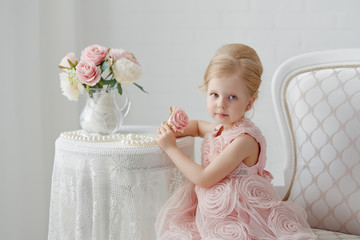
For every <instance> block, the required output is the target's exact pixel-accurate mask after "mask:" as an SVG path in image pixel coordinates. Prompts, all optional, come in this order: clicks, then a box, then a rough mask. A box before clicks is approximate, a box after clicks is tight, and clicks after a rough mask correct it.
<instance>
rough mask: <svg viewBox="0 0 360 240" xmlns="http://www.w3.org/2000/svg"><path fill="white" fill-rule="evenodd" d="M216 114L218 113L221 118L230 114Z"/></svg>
mask: <svg viewBox="0 0 360 240" xmlns="http://www.w3.org/2000/svg"><path fill="white" fill-rule="evenodd" d="M216 115H218V116H219V117H221V118H224V117H227V116H229V115H228V114H225V113H217V114H216Z"/></svg>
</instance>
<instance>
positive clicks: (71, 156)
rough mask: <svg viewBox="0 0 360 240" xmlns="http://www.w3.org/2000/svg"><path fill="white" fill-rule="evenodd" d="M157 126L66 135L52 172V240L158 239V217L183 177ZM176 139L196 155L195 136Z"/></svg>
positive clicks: (62, 140) (63, 136)
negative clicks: (159, 141)
mask: <svg viewBox="0 0 360 240" xmlns="http://www.w3.org/2000/svg"><path fill="white" fill-rule="evenodd" d="M150 130H151V131H150ZM153 130H154V128H149V127H133V128H131V127H130V128H129V127H127V128H126V127H125V128H123V131H122V134H115V135H113V136H106V137H103V136H88V135H86V134H85V133H84V132H82V131H74V132H66V133H62V134H61V136H60V137H59V138H58V139H57V140H56V149H55V160H54V168H53V175H52V184H51V200H50V219H49V235H48V239H49V240H65V239H66V240H67V239H68V240H75V239H77V240H107V239H113V240H115V239H119V240H120V239H121V240H133V239H146V240H151V239H155V232H154V223H155V218H156V216H157V214H158V212H159V210H160V208H161V207H162V205H163V204H164V202H165V201H166V200H167V199H168V198H169V197H170V195H171V194H172V192H173V191H174V190H175V189H176V188H177V186H178V185H180V184H181V183H182V181H183V180H184V179H183V176H182V175H181V174H180V173H179V171H178V170H177V169H176V168H175V167H174V165H173V163H172V162H171V160H170V159H169V158H168V157H167V155H166V154H165V153H164V152H163V151H162V150H161V149H160V148H159V147H158V146H157V145H156V143H155V141H154V138H153V137H154V135H155V131H153ZM126 131H127V132H126ZM130 131H132V132H131V133H130ZM177 143H178V146H179V147H180V148H181V149H182V150H183V151H184V152H185V153H186V155H187V156H189V157H191V158H193V154H194V139H193V138H192V137H185V138H180V139H177Z"/></svg>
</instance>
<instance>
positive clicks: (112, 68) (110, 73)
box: [59, 44, 146, 101]
mask: <svg viewBox="0 0 360 240" xmlns="http://www.w3.org/2000/svg"><path fill="white" fill-rule="evenodd" d="M59 68H60V69H63V70H64V72H61V73H60V81H61V82H60V85H61V90H62V92H63V94H64V95H65V96H66V97H67V98H68V99H69V100H71V101H77V100H78V98H79V95H80V94H83V93H85V91H87V92H88V93H89V95H90V96H91V95H92V93H93V92H94V91H95V90H96V89H105V90H107V89H112V88H117V90H118V93H119V94H120V95H121V94H122V92H123V90H122V84H130V83H133V84H134V85H135V86H136V87H138V88H139V89H140V90H142V91H143V92H146V91H145V90H144V89H143V87H141V86H140V85H138V84H137V83H136V81H137V80H138V79H139V78H140V76H141V67H140V64H139V62H138V61H137V60H136V58H135V56H134V54H132V53H131V52H129V51H126V50H123V49H116V48H109V49H107V48H106V47H103V46H100V45H97V44H94V45H91V46H88V47H86V48H85V49H84V50H83V51H82V52H81V58H80V60H78V59H77V58H76V57H75V54H74V53H73V52H69V53H68V54H67V55H66V56H65V57H64V58H63V59H62V60H61V62H60V65H59Z"/></svg>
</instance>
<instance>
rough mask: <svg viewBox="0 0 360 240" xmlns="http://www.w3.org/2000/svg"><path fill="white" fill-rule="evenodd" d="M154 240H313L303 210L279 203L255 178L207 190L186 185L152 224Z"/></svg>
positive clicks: (232, 180)
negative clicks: (153, 224)
mask: <svg viewBox="0 0 360 240" xmlns="http://www.w3.org/2000/svg"><path fill="white" fill-rule="evenodd" d="M155 231H156V235H157V239H158V240H162V239H164V240H165V239H166V240H169V239H171V240H176V239H189V240H195V239H204V240H205V239H206V240H210V239H232V240H233V239H247V240H250V239H261V240H279V239H284V240H285V239H286V240H292V239H302V240H303V239H304V240H305V239H316V235H315V234H314V233H313V232H312V230H311V228H310V226H309V225H308V223H307V221H306V214H305V211H304V209H303V208H301V207H300V206H298V205H296V204H294V203H292V202H283V201H281V200H280V198H279V196H278V195H277V193H276V192H275V189H274V187H273V186H272V184H271V183H270V181H269V180H266V179H265V178H263V177H260V176H258V175H245V176H234V177H227V178H225V179H223V180H222V181H220V182H219V183H217V184H216V185H214V186H212V187H211V188H200V187H197V186H194V184H192V183H190V182H187V183H185V184H183V185H182V186H181V187H179V188H178V189H177V191H176V192H175V193H174V195H173V196H172V197H171V198H170V199H169V200H168V201H167V202H166V203H165V205H164V206H163V208H162V209H161V211H160V213H159V215H158V218H157V220H156V223H155Z"/></svg>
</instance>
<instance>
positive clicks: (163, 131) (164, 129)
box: [156, 122, 177, 152]
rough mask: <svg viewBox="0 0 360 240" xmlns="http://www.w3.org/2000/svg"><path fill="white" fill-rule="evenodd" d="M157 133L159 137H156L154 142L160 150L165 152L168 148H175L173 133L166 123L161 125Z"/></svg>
mask: <svg viewBox="0 0 360 240" xmlns="http://www.w3.org/2000/svg"><path fill="white" fill-rule="evenodd" d="M158 133H159V135H158V136H157V138H156V141H157V143H158V144H159V146H160V147H161V148H162V150H164V151H165V152H166V151H167V150H168V149H170V148H173V147H175V148H176V147H177V145H176V136H175V133H174V131H173V130H172V129H171V128H170V127H169V126H168V125H167V123H166V122H162V123H161V127H160V128H159V129H158Z"/></svg>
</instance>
